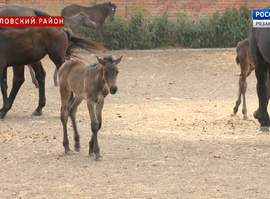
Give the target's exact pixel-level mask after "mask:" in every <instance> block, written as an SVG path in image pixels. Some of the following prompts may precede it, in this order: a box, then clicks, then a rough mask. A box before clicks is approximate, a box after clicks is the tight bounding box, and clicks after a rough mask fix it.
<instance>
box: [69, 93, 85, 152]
mask: <svg viewBox="0 0 270 199" xmlns="http://www.w3.org/2000/svg"><path fill="white" fill-rule="evenodd" d="M81 102H82V99H81V98H78V97H75V98H74V101H73V103H72V104H71V105H70V107H69V115H70V118H71V121H72V126H73V130H74V140H75V150H76V151H79V150H80V136H79V133H78V130H77V124H76V120H75V117H76V112H77V108H78V106H79V105H80V103H81Z"/></svg>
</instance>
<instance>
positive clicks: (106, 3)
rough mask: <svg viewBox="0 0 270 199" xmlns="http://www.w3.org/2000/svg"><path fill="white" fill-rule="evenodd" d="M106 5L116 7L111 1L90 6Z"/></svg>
mask: <svg viewBox="0 0 270 199" xmlns="http://www.w3.org/2000/svg"><path fill="white" fill-rule="evenodd" d="M106 5H109V6H113V7H115V8H116V7H117V6H116V5H115V4H113V3H111V2H105V3H101V4H96V5H93V6H92V8H93V7H104V6H106Z"/></svg>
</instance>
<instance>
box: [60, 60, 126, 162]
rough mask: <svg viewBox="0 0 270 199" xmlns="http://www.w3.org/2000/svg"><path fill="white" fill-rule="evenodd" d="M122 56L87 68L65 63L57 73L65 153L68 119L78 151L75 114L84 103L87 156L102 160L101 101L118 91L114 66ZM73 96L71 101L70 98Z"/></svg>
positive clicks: (68, 149) (76, 63)
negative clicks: (88, 131) (89, 132)
mask: <svg viewBox="0 0 270 199" xmlns="http://www.w3.org/2000/svg"><path fill="white" fill-rule="evenodd" d="M122 57H123V55H122V56H120V57H119V58H117V59H116V60H115V59H113V57H112V56H105V57H104V58H103V59H100V58H99V57H97V60H98V63H97V64H95V65H94V66H93V65H90V66H87V65H86V64H84V63H83V62H82V61H77V60H69V61H67V62H65V63H64V64H63V65H62V66H61V68H60V69H59V71H58V77H59V90H60V96H61V122H62V125H63V146H64V148H65V153H66V154H69V153H70V152H71V150H70V148H69V141H68V135H67V121H68V116H70V118H71V121H72V126H73V130H74V135H75V136H74V139H75V150H76V151H79V149H80V136H79V134H78V131H77V125H76V121H75V115H76V111H77V107H78V106H79V104H80V103H81V102H82V100H83V99H84V100H86V102H87V107H88V111H89V115H90V119H91V130H92V137H91V140H90V142H89V155H92V154H93V153H94V154H95V155H96V158H95V159H96V160H97V161H100V160H101V155H100V149H99V145H98V138H97V134H98V131H99V129H100V128H101V125H102V117H101V112H102V108H103V105H104V99H105V98H106V96H107V95H108V94H109V92H110V93H111V94H115V93H116V92H117V85H116V79H117V74H118V68H117V66H116V65H117V64H119V63H120V61H121V60H122ZM72 93H74V95H75V97H74V98H73V101H72V102H70V101H69V99H70V96H71V95H72Z"/></svg>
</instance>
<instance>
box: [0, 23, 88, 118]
mask: <svg viewBox="0 0 270 199" xmlns="http://www.w3.org/2000/svg"><path fill="white" fill-rule="evenodd" d="M69 41H70V42H73V45H71V46H70V47H69V48H68V47H67V46H68V42H69ZM0 42H1V45H0V60H1V61H0V78H1V91H2V95H3V108H2V109H0V118H4V117H5V115H6V114H7V112H8V111H9V110H10V109H11V106H12V103H13V101H14V99H15V97H16V95H17V92H18V90H19V88H20V86H21V85H22V83H23V81H24V74H23V73H22V67H24V65H28V64H35V69H34V70H35V72H36V77H37V79H40V78H38V77H42V78H43V79H42V80H43V84H42V88H40V93H39V105H38V108H37V109H36V111H35V112H36V113H34V114H35V115H41V111H42V108H43V107H44V106H45V84H44V82H45V80H44V79H45V72H44V70H43V68H42V65H41V63H40V60H41V59H42V58H43V57H44V56H45V55H49V57H50V59H51V60H52V61H53V63H54V64H55V66H56V68H57V69H59V68H60V66H61V65H62V64H63V63H64V62H65V56H66V55H67V54H69V53H71V52H73V51H72V48H74V47H76V46H78V47H83V48H87V46H91V45H92V43H91V42H88V41H87V40H85V39H82V38H78V37H76V36H74V35H72V34H71V32H70V31H69V30H68V29H62V28H56V27H28V28H16V29H15V28H4V27H0ZM9 66H13V70H15V69H18V70H19V72H20V73H19V72H18V73H14V75H16V76H14V78H13V79H15V78H18V80H17V79H16V80H15V81H14V80H13V83H14V82H15V83H16V84H15V85H14V84H13V88H12V90H11V93H10V96H9V98H7V81H6V77H7V67H9Z"/></svg>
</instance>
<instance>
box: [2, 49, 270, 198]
mask: <svg viewBox="0 0 270 199" xmlns="http://www.w3.org/2000/svg"><path fill="white" fill-rule="evenodd" d="M107 53H108V54H112V55H113V56H115V57H118V56H120V55H122V54H123V55H124V58H123V61H122V62H121V63H120V64H119V70H120V73H119V77H118V92H117V93H116V95H109V96H108V97H107V98H106V100H105V107H104V109H103V127H102V128H101V130H100V132H99V144H100V148H101V155H102V157H103V160H102V161H101V162H96V161H95V160H94V157H89V156H88V154H87V153H88V141H89V140H90V136H91V131H90V120H89V116H88V111H87V108H86V104H85V102H83V103H82V104H81V105H80V107H79V109H78V113H77V121H78V129H79V133H80V135H81V151H80V152H76V153H75V154H73V155H69V156H61V155H59V154H61V152H62V151H63V146H62V125H61V122H60V117H59V116H60V100H59V99H60V98H59V91H58V88H57V87H54V86H53V81H52V75H53V72H54V65H53V63H52V62H51V61H50V60H49V59H48V57H45V58H44V59H43V61H42V62H43V65H44V67H45V70H46V72H47V77H46V98H47V104H46V106H45V108H44V109H43V115H42V116H39V117H37V116H31V113H32V112H33V111H34V110H35V108H36V106H37V101H38V90H37V89H36V88H35V87H34V85H33V84H32V83H31V79H30V76H29V72H28V70H26V72H25V73H26V81H25V83H24V85H23V86H22V88H21V90H20V92H19V94H18V96H17V99H16V100H15V103H14V106H13V107H12V109H11V111H10V112H8V114H7V116H6V117H5V119H4V120H1V121H0V126H1V128H0V147H1V150H0V164H1V172H0V198H245V199H246V198H268V197H269V195H270V177H269V172H270V167H269V162H270V155H269V146H270V139H269V135H268V134H267V133H260V132H259V131H258V129H259V123H258V121H257V120H255V119H254V118H253V117H252V114H253V111H255V110H256V109H257V106H258V100H257V96H256V91H255V88H256V79H255V75H254V74H252V75H251V76H250V77H249V78H248V91H247V108H248V116H249V120H246V121H245V120H243V116H242V114H241V108H240V110H239V113H238V114H237V115H236V116H234V117H232V116H231V114H232V110H233V107H234V104H235V101H236V96H237V92H238V76H237V75H238V74H239V73H240V69H239V66H237V65H236V63H235V55H236V53H235V49H219V50H215V49H206V50H205V49H200V50H191V49H176V48H168V49H156V50H145V51H141V50H140V51H128V50H122V51H112V52H107ZM78 54H79V55H80V56H82V57H84V58H85V59H86V60H88V62H89V63H93V62H96V60H95V57H94V56H93V55H91V54H89V53H85V52H80V53H78ZM97 55H99V56H102V53H97ZM11 76H12V72H11V69H9V85H10V86H11V82H10V81H11ZM68 131H69V137H70V142H71V145H73V144H74V141H73V130H72V126H71V122H70V123H69V128H68Z"/></svg>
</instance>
